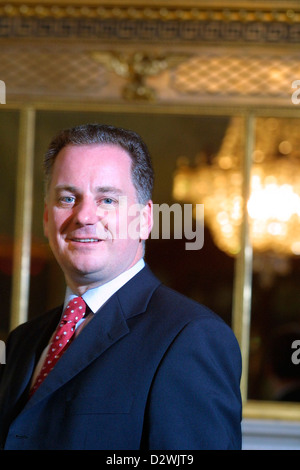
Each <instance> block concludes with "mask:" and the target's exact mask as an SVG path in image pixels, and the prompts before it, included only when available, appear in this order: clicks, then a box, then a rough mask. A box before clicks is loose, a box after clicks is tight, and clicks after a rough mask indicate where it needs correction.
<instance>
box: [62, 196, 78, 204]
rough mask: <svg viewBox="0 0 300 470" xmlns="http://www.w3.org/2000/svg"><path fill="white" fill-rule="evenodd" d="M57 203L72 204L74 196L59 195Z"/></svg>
mask: <svg viewBox="0 0 300 470" xmlns="http://www.w3.org/2000/svg"><path fill="white" fill-rule="evenodd" d="M59 203H60V204H61V205H62V206H72V205H73V204H75V197H74V196H61V197H60V198H59Z"/></svg>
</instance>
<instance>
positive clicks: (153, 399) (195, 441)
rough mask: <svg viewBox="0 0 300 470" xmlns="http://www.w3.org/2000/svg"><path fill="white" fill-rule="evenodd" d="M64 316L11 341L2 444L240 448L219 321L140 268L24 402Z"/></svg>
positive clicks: (231, 369) (228, 353)
mask: <svg viewBox="0 0 300 470" xmlns="http://www.w3.org/2000/svg"><path fill="white" fill-rule="evenodd" d="M61 311H62V307H60V308H57V309H54V310H53V311H51V312H49V313H47V314H45V315H43V316H40V317H39V318H37V319H34V320H32V321H29V322H27V323H25V324H23V325H20V326H19V327H18V328H16V329H15V330H14V331H13V332H12V333H11V335H10V336H9V339H8V342H7V360H6V365H4V366H1V380H0V431H1V439H2V447H4V448H5V449H53V450H54V449H105V450H123V449H128V450H135V449H150V450H163V449H165V450H175V449H181V450H183V449H185V450H187V449H190V450H192V449H240V447H241V426H240V421H241V399H240V390H239V381H240V374H241V359H240V351H239V347H238V345H237V341H236V339H235V337H234V335H233V333H232V331H231V329H230V328H229V327H228V326H227V325H226V324H225V323H224V322H223V321H222V320H221V319H220V318H219V317H218V316H216V315H215V314H214V313H212V312H211V311H210V310H208V309H207V308H205V307H203V306H201V305H200V304H198V303H196V302H194V301H192V300H190V299H188V298H186V297H184V296H182V295H181V294H178V293H177V292H175V291H173V290H171V289H169V288H167V287H166V286H164V285H162V284H161V283H160V281H159V280H158V279H157V278H156V277H155V276H154V275H153V274H152V273H151V271H150V269H149V268H148V267H147V266H146V267H145V268H144V269H143V270H142V271H140V272H139V273H138V274H137V275H136V276H135V277H134V278H132V279H131V280H130V281H129V282H128V283H127V284H125V285H124V286H123V287H122V288H121V289H120V290H119V291H118V292H116V293H115V294H114V295H113V296H112V297H111V298H110V300H109V301H108V302H107V303H106V304H105V306H104V307H102V308H101V311H99V312H98V313H96V314H95V316H94V318H93V319H92V320H91V321H90V322H89V323H88V324H87V325H86V327H85V328H84V329H83V330H82V332H81V333H80V335H78V337H77V338H76V339H75V341H74V342H73V343H72V344H71V345H70V347H69V348H68V350H67V351H66V352H65V354H64V355H63V356H62V357H61V359H60V360H59V361H58V363H57V364H56V366H55V368H54V369H53V370H52V372H51V373H50V374H49V375H48V377H47V378H46V379H45V381H44V382H43V384H42V385H41V386H40V388H39V389H38V390H37V391H36V393H35V394H34V395H33V397H32V398H31V399H30V400H28V399H27V396H28V388H29V384H30V379H31V376H32V373H33V370H34V367H35V365H36V363H37V361H38V358H39V355H40V353H41V351H42V349H43V348H44V347H45V345H46V344H47V342H48V340H49V338H50V336H51V334H52V333H53V331H54V329H55V327H56V325H57V323H58V321H59V318H60V315H61Z"/></svg>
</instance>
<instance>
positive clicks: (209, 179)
mask: <svg viewBox="0 0 300 470" xmlns="http://www.w3.org/2000/svg"><path fill="white" fill-rule="evenodd" d="M243 141H244V124H243V120H242V119H241V118H238V117H236V118H233V119H232V120H231V121H230V124H229V126H228V128H227V130H226V133H225V136H224V139H223V142H222V145H221V148H220V151H219V152H218V154H217V155H216V157H215V158H214V159H213V161H212V162H211V163H210V164H207V162H205V163H203V161H202V162H201V161H200V162H199V163H198V164H197V165H195V166H191V165H188V164H181V165H179V167H178V169H177V171H176V173H175V175H174V186H173V196H174V198H175V199H176V200H179V201H182V202H189V203H193V204H204V214H205V215H204V217H205V223H206V224H207V226H208V227H209V229H210V231H211V233H212V236H213V239H214V241H215V244H216V245H217V246H218V247H219V248H220V249H221V250H223V251H224V252H226V253H227V254H229V255H230V256H235V255H236V254H237V253H238V252H239V250H240V229H241V224H242V220H243V207H244V204H243V197H242V194H243V191H242V185H243V176H242V172H241V169H240V165H241V162H242V160H243V158H244V144H243ZM247 211H248V216H249V226H250V234H251V240H252V245H253V249H254V252H257V253H266V252H269V253H275V254H276V255H282V256H293V255H300V120H297V119H275V118H263V117H261V118H257V120H256V138H255V150H254V152H253V155H252V170H251V180H250V197H249V200H248V201H247Z"/></svg>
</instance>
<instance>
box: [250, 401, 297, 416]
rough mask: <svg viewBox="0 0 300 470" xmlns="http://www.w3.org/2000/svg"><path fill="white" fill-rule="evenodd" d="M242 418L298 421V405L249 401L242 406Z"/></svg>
mask: <svg viewBox="0 0 300 470" xmlns="http://www.w3.org/2000/svg"><path fill="white" fill-rule="evenodd" d="M243 418H244V419H275V420H281V421H283V420H284V421H300V403H290V402H285V403H283V402H276V401H274V402H271V401H252V400H249V401H247V402H246V403H245V404H244V410H243Z"/></svg>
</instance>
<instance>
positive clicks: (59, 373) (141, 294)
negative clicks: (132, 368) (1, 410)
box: [25, 268, 159, 409]
mask: <svg viewBox="0 0 300 470" xmlns="http://www.w3.org/2000/svg"><path fill="white" fill-rule="evenodd" d="M158 284H159V281H158V280H157V279H156V278H155V277H154V276H153V275H152V274H151V272H150V270H149V268H144V269H143V270H142V271H141V272H140V273H138V274H137V275H136V276H135V277H134V278H132V279H131V280H130V281H129V282H128V283H127V284H125V286H123V287H122V288H121V289H120V290H119V291H118V292H117V293H115V294H114V295H113V296H112V297H111V299H109V300H108V302H107V303H106V304H105V305H104V306H103V307H102V308H101V309H100V310H99V311H98V312H97V313H96V314H95V315H94V318H92V320H91V321H90V322H89V323H88V324H87V325H86V327H85V328H83V330H82V332H81V333H80V334H79V335H78V337H77V338H76V339H75V340H74V341H73V343H72V344H71V345H70V346H69V348H68V349H67V351H66V352H65V353H64V355H63V356H62V357H61V358H60V360H59V361H58V362H57V364H56V365H55V367H54V369H53V370H52V371H51V373H50V374H49V375H48V377H47V378H46V379H45V380H44V382H43V383H42V385H41V386H40V387H39V388H38V390H37V391H36V392H35V394H34V395H33V396H32V398H31V399H30V400H29V401H28V403H27V405H26V407H25V408H26V409H28V407H31V406H33V405H34V404H35V403H37V402H39V401H40V400H42V399H43V398H45V397H46V396H47V395H49V394H51V393H53V392H54V391H55V390H57V389H58V388H60V387H61V386H63V385H64V384H65V383H67V382H68V381H70V380H71V379H72V378H73V377H74V376H75V375H77V374H78V373H79V372H80V371H81V370H83V369H85V368H86V367H87V366H88V365H89V364H90V363H91V362H92V361H93V360H94V359H96V358H97V357H99V356H100V355H101V354H102V353H103V352H104V351H105V350H106V349H108V348H109V347H111V346H112V345H113V344H114V343H116V342H117V341H118V340H119V339H120V338H122V337H123V336H125V335H126V334H128V333H129V327H128V325H127V318H129V317H131V316H134V315H138V314H139V313H142V312H144V311H145V309H146V307H147V304H148V302H149V299H150V297H151V295H152V293H153V290H154V288H156V287H157V286H158Z"/></svg>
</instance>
